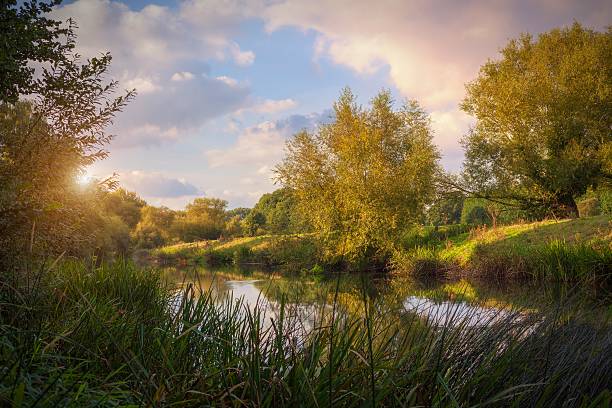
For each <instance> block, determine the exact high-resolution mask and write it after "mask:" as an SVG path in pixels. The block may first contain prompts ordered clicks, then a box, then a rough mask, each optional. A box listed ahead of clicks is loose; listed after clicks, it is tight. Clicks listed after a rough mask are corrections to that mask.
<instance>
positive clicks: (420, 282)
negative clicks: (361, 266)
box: [164, 267, 611, 332]
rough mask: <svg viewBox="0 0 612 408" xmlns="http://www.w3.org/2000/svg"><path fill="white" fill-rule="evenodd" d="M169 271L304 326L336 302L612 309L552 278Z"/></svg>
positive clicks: (439, 317)
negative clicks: (522, 279)
mask: <svg viewBox="0 0 612 408" xmlns="http://www.w3.org/2000/svg"><path fill="white" fill-rule="evenodd" d="M164 276H165V278H166V279H167V280H168V282H169V283H170V284H171V285H173V286H174V287H175V288H176V289H177V290H180V289H181V288H185V287H186V286H188V285H192V286H193V287H195V288H196V289H197V290H198V291H201V292H202V293H208V292H209V291H210V292H212V294H213V295H214V298H215V299H217V301H227V299H228V298H230V299H233V300H235V301H237V300H240V301H241V302H242V303H243V305H244V307H247V308H250V309H251V310H254V309H255V308H258V309H259V310H260V311H262V313H263V319H264V322H268V323H270V322H272V321H274V320H278V318H279V313H280V310H281V308H283V310H284V312H285V313H286V314H288V315H290V316H292V317H294V318H296V319H297V320H299V322H300V325H301V327H302V328H303V330H304V331H306V332H307V331H309V330H310V329H312V328H314V327H316V326H317V325H318V324H322V321H321V320H320V319H321V316H322V315H324V314H325V312H326V311H329V310H330V309H331V308H334V310H335V311H337V312H338V313H340V314H342V315H348V314H351V315H362V314H363V313H364V310H365V306H364V305H366V304H368V305H370V306H369V307H372V305H374V306H373V307H374V309H376V310H378V311H384V313H386V314H387V316H388V317H387V318H388V319H392V320H396V319H399V318H401V317H402V316H404V315H406V314H411V315H416V316H418V317H419V318H420V319H421V320H423V321H424V322H427V323H428V324H430V325H434V326H442V325H448V324H451V325H452V324H461V325H465V326H474V327H477V326H486V325H491V324H494V323H495V322H497V321H500V320H504V319H509V318H511V319H520V318H522V317H524V316H527V315H534V314H538V313H544V312H551V311H553V312H554V311H555V310H561V309H562V310H563V311H564V313H567V311H568V310H569V311H583V310H588V311H589V312H590V314H591V315H597V316H599V317H604V318H605V317H606V316H608V317H609V314H610V310H611V307H610V303H609V301H608V300H605V299H602V296H601V293H596V292H594V291H593V290H584V289H583V288H581V289H580V290H579V289H577V288H575V287H571V286H568V285H555V284H552V283H550V282H546V283H539V284H538V283H534V282H508V281H501V282H497V281H491V280H489V281H486V280H475V279H472V280H470V279H454V280H447V279H446V280H432V279H414V278H409V277H405V276H391V275H388V274H387V275H372V274H368V275H360V274H346V273H345V274H330V275H316V276H313V275H291V274H289V275H288V274H281V273H275V272H269V271H263V270H257V269H238V268H233V269H231V268H229V269H228V268H226V269H209V268H194V267H190V268H170V269H167V270H166V271H165V273H164ZM608 299H609V298H608ZM281 305H282V307H281Z"/></svg>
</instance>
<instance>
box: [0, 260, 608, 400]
mask: <svg viewBox="0 0 612 408" xmlns="http://www.w3.org/2000/svg"><path fill="white" fill-rule="evenodd" d="M46 275H47V277H46V278H45V279H43V280H41V281H40V283H39V284H38V287H37V288H36V292H37V293H38V296H37V298H36V299H37V300H36V303H32V302H30V303H28V306H27V309H26V310H22V308H23V306H24V303H19V302H16V301H14V300H13V301H12V302H11V303H10V304H4V305H3V306H2V307H3V313H2V315H1V316H2V322H1V324H0V358H1V359H2V365H1V367H2V368H1V371H0V401H2V404H3V405H10V404H13V406H32V405H35V404H36V405H38V406H125V405H149V406H202V405H215V406H217V405H219V406H222V405H229V406H264V407H265V406H304V407H307V406H332V405H333V406H348V407H352V406H439V407H446V406H472V405H491V406H508V405H513V406H585V407H586V406H593V407H594V406H602V405H605V404H609V403H610V402H611V401H612V399H611V398H612V397H611V394H610V387H611V386H612V378H611V375H610V373H611V372H612V361H611V359H610V357H609V356H610V355H612V330H611V329H610V326H609V324H608V323H607V322H605V321H601V319H599V320H595V323H593V322H591V323H589V324H587V323H586V321H587V320H585V319H582V318H580V317H575V318H574V319H571V320H568V319H567V317H566V316H567V315H566V314H565V313H563V312H562V310H561V309H555V310H551V311H549V312H546V313H540V314H537V315H536V314H528V313H525V312H524V311H521V310H512V311H509V312H508V311H505V312H504V313H493V314H487V315H486V316H485V317H482V318H481V319H480V322H479V324H478V325H473V324H472V323H471V321H472V319H471V318H472V317H473V316H466V315H465V314H462V313H459V312H457V313H451V314H450V315H449V316H448V317H447V318H445V319H443V320H437V321H433V320H431V319H428V318H427V317H425V315H424V314H421V313H416V312H414V311H412V312H411V311H404V312H403V313H401V314H400V316H401V318H400V319H397V318H389V316H390V315H389V314H390V313H393V316H397V311H392V310H386V309H385V308H384V307H383V305H381V304H378V303H377V301H376V300H375V299H371V298H369V297H368V295H367V291H366V290H365V288H364V291H363V294H362V295H363V296H362V309H361V311H360V312H354V313H345V312H344V311H343V310H342V307H341V305H340V304H332V305H327V306H326V305H322V306H321V307H320V308H318V309H317V311H316V313H314V314H313V315H312V316H311V317H312V318H311V320H309V321H310V322H311V323H310V324H309V325H307V324H306V322H305V321H304V319H303V317H301V316H300V315H299V314H298V313H296V310H295V308H294V307H293V306H292V305H291V304H288V303H286V302H281V303H280V307H279V309H278V310H276V311H275V313H274V314H272V315H271V314H270V313H269V312H266V311H265V309H264V308H263V305H259V306H257V305H255V306H253V305H251V306H249V305H246V304H244V303H243V302H241V301H240V300H235V299H232V298H230V297H226V298H218V297H216V295H215V294H214V293H213V292H202V291H200V290H198V289H197V285H196V286H194V285H186V286H184V287H183V288H182V289H180V290H178V291H177V290H176V288H172V287H169V286H167V285H166V283H164V280H163V279H162V278H161V276H160V274H159V272H158V271H156V270H154V269H146V270H145V269H140V268H137V267H135V266H133V265H132V264H130V263H128V262H115V263H113V264H104V265H101V266H95V265H91V264H83V263H79V262H72V263H64V264H61V265H57V266H56V267H55V268H54V269H53V270H51V271H46ZM3 290H4V289H3ZM17 290H18V289H17ZM331 298H334V299H337V298H338V297H337V296H331ZM12 299H15V297H13V298H12ZM560 307H561V306H560ZM16 313H21V315H20V316H21V318H20V319H18V320H15V319H10V317H11V316H14V315H15V314H16ZM35 316H36V318H35Z"/></svg>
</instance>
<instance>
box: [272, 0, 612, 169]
mask: <svg viewBox="0 0 612 408" xmlns="http://www.w3.org/2000/svg"><path fill="white" fill-rule="evenodd" d="M260 13H261V15H262V16H263V19H264V20H265V23H266V28H267V30H268V31H274V30H278V29H279V28H282V27H298V28H300V29H302V30H304V31H311V32H314V33H315V35H316V41H315V44H314V49H313V52H314V57H315V59H320V58H327V59H329V60H331V61H332V62H333V63H335V64H339V65H343V66H346V67H349V68H351V69H352V70H354V71H355V72H356V73H358V74H359V75H362V76H364V77H367V76H368V75H372V74H374V73H378V72H382V73H383V74H386V75H388V78H389V80H390V81H391V82H392V83H393V84H394V85H395V86H396V87H397V89H398V90H399V91H400V93H401V94H402V96H404V97H408V98H414V99H417V100H419V102H420V103H422V104H423V106H424V107H425V108H426V109H427V110H428V111H429V112H432V119H433V121H434V129H435V130H436V139H435V140H436V142H437V143H438V144H440V146H441V150H442V151H443V153H444V154H445V155H446V157H445V160H443V162H445V164H447V167H451V168H456V167H458V162H459V160H460V158H461V156H462V153H461V148H460V146H459V139H460V137H461V136H462V135H463V134H465V132H466V131H467V129H468V125H469V123H470V120H469V119H468V118H467V117H466V116H465V115H464V114H463V113H461V112H460V111H459V110H458V103H459V102H460V100H461V99H462V98H463V96H464V94H465V89H464V85H465V84H466V83H467V82H469V81H471V80H473V79H474V78H475V77H476V75H477V74H478V69H479V66H480V65H481V64H483V63H485V62H486V61H487V59H488V58H496V55H497V52H498V50H499V49H500V48H501V47H503V46H504V45H505V44H506V43H507V42H508V41H509V39H510V38H515V37H517V36H518V35H519V34H520V33H521V32H529V33H534V34H537V33H539V32H543V31H547V30H550V29H552V28H554V27H559V26H567V25H570V24H572V23H573V21H579V22H581V23H583V24H586V25H589V26H593V27H595V28H596V29H605V27H606V26H607V25H609V24H610V21H611V20H612V3H610V2H609V1H606V0H584V1H571V0H561V1H558V0H538V1H529V2H527V1H507V2H497V1H493V2H482V1H476V0H468V1H462V2H457V1H451V0H431V1H397V0H380V1H378V2H377V3H376V6H375V7H373V6H372V3H371V2H370V1H366V0H357V1H356V0H336V1H333V2H329V1H324V0H308V1H289V0H280V1H275V2H272V3H269V4H268V5H267V6H266V7H264V8H263V9H262V10H261V11H260Z"/></svg>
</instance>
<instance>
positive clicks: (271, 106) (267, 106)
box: [251, 98, 297, 113]
mask: <svg viewBox="0 0 612 408" xmlns="http://www.w3.org/2000/svg"><path fill="white" fill-rule="evenodd" d="M296 106H297V102H296V101H294V100H293V99H291V98H287V99H279V100H274V99H266V100H264V101H262V102H261V103H258V104H256V105H255V106H254V107H253V108H251V110H252V111H254V112H257V113H278V112H282V111H285V110H289V109H293V108H295V107H296Z"/></svg>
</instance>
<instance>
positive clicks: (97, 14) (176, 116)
mask: <svg viewBox="0 0 612 408" xmlns="http://www.w3.org/2000/svg"><path fill="white" fill-rule="evenodd" d="M196 3H197V2H195V1H194V2H191V1H186V2H181V3H180V4H179V7H178V8H177V9H173V8H170V7H165V6H158V5H147V6H145V7H143V8H142V9H136V10H132V9H130V8H129V7H128V6H127V4H129V3H128V2H120V1H111V0H77V1H74V2H72V3H69V4H64V5H62V6H59V7H57V8H56V9H55V10H54V12H53V14H54V18H58V19H62V20H66V19H67V18H68V17H71V18H74V20H75V21H76V24H77V26H78V27H79V28H78V30H77V35H78V41H77V52H78V53H79V54H81V55H82V56H83V57H85V58H87V57H91V56H96V55H99V53H100V52H107V51H108V52H110V53H111V54H112V56H113V61H112V65H111V72H109V74H110V76H111V77H115V78H119V80H120V83H119V85H120V87H121V89H132V88H136V90H137V91H138V95H137V97H136V98H135V100H134V101H132V102H131V103H130V104H129V105H128V106H127V107H126V109H125V112H124V113H122V114H121V115H118V117H117V119H116V121H115V126H114V127H113V128H112V129H111V131H112V133H114V134H116V135H117V138H116V140H115V142H114V143H113V144H112V146H111V148H113V149H114V148H121V147H136V146H139V145H151V144H159V143H163V142H172V141H177V140H178V139H179V138H180V137H183V136H185V137H186V136H189V135H192V134H194V133H195V132H196V131H197V130H198V129H199V128H200V127H201V126H202V125H203V124H204V123H206V122H207V121H209V120H211V119H214V118H217V117H220V116H223V115H225V114H228V113H231V112H234V111H237V110H239V109H242V108H244V107H245V106H247V105H248V102H249V94H250V89H249V87H248V84H242V83H238V82H237V81H235V80H234V79H232V78H229V77H227V76H223V75H220V76H218V77H217V78H211V77H208V76H207V75H195V74H194V73H193V72H190V71H187V70H185V69H184V67H185V66H186V64H188V65H189V66H192V65H194V64H197V65H200V66H201V67H202V68H201V69H202V71H204V72H206V70H207V69H208V67H207V64H208V62H209V61H214V60H231V61H234V63H235V64H236V65H239V66H245V65H249V64H251V63H253V61H254V59H255V54H254V53H253V52H251V51H249V50H242V49H241V48H240V46H239V45H238V43H236V42H235V41H234V40H232V39H231V38H232V36H233V35H234V34H235V33H236V32H238V31H239V30H240V21H241V19H237V18H234V17H231V16H229V15H228V14H224V12H223V10H219V11H218V12H217V11H216V10H215V9H216V8H215V7H212V8H210V7H209V8H206V12H207V14H206V16H204V15H201V16H199V17H198V18H197V19H194V18H193V17H194V15H193V14H190V13H189V10H190V8H191V7H196ZM196 8H197V7H196Z"/></svg>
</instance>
